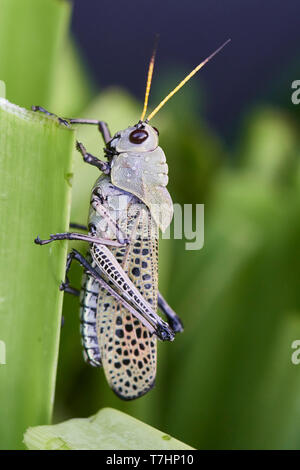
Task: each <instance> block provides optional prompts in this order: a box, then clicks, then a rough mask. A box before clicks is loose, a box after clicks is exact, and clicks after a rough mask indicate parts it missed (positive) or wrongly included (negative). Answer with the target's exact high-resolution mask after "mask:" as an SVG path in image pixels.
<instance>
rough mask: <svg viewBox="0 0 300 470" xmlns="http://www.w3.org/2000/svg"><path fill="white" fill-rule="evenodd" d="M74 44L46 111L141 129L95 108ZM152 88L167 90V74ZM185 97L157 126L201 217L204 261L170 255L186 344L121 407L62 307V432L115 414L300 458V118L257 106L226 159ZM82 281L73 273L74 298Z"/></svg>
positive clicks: (119, 110)
mask: <svg viewBox="0 0 300 470" xmlns="http://www.w3.org/2000/svg"><path fill="white" fill-rule="evenodd" d="M1 1H3V0H1ZM32 1H33V0H32ZM36 1H38V0H36ZM49 2H50V0H48V2H47V3H49ZM53 2H54V0H53ZM50 3H51V2H50ZM44 16H45V15H44V14H43V13H41V22H43V19H44ZM68 44H69V47H67V48H63V46H64V45H65V43H64V42H63V40H62V39H61V44H60V51H61V55H58V57H57V59H56V62H55V64H56V67H57V70H58V67H60V69H59V71H57V73H56V74H54V79H55V81H54V84H53V87H52V93H51V96H46V95H45V96H44V97H43V101H42V102H40V103H39V104H43V105H44V106H46V107H47V106H48V107H49V106H50V107H51V111H53V112H59V113H60V114H62V115H65V116H68V115H70V114H72V113H76V115H77V116H80V117H89V118H95V117H97V118H98V119H103V120H105V121H107V122H108V123H109V125H110V127H111V130H112V131H117V130H119V129H122V128H124V127H127V126H128V125H131V124H133V123H135V122H136V120H137V119H138V117H139V114H140V111H141V103H138V102H136V100H135V99H134V98H133V97H131V96H129V95H128V93H127V92H126V91H124V90H119V89H108V90H102V91H100V93H99V94H95V92H94V90H93V89H92V87H91V85H90V80H89V79H88V78H87V77H86V74H85V72H84V70H83V68H82V66H81V60H80V59H79V57H78V54H77V53H76V52H75V48H74V47H73V44H72V43H71V41H70V39H68ZM70 44H71V45H70ZM62 54H64V57H65V59H64V60H63V61H62V59H61V57H62ZM66 57H67V58H66ZM0 58H1V56H0ZM28 67H30V64H29V65H28ZM28 73H29V72H28ZM32 73H33V72H32ZM103 73H105V64H104V65H103ZM47 76H48V75H47ZM55 77H56V78H55ZM59 77H60V78H59ZM61 77H69V79H68V80H63V79H61ZM172 77H173V75H171V74H170V76H169V80H170V82H171V81H172V82H174V81H173V78H172ZM3 78H5V77H3V76H1V75H0V79H3ZM141 79H143V77H141ZM41 80H42V79H41ZM43 80H45V87H46V85H47V89H48V82H47V79H46V78H43ZM156 81H157V83H156V89H158V90H159V89H160V78H159V74H157V78H156ZM41 84H42V85H43V84H44V82H43V81H41V82H40V85H41ZM8 86H9V83H8ZM162 88H164V86H162ZM170 88H171V86H170ZM72 90H74V91H75V90H76V93H74V98H73V99H72V96H73V95H72V93H71V91H72ZM18 93H19V92H18ZM23 93H24V96H22V97H20V98H19V95H18V94H17V93H16V96H17V97H18V98H19V99H20V100H21V101H22V102H24V103H28V104H29V102H30V104H32V103H37V101H39V99H40V98H39V97H40V95H39V93H41V88H39V92H38V91H36V93H34V91H32V90H27V88H26V87H24V90H23ZM180 93H181V95H178V96H177V97H175V98H173V100H171V102H170V103H169V104H168V106H166V107H165V108H164V109H163V110H162V111H161V112H160V113H159V115H158V116H157V118H155V120H154V121H153V125H155V126H156V127H158V128H159V130H160V144H161V146H162V147H163V149H164V150H165V152H166V156H167V160H168V164H169V168H170V183H169V190H170V193H171V195H172V198H173V200H174V202H180V203H205V246H204V248H203V249H202V250H200V251H186V250H185V241H184V240H163V241H162V243H161V246H160V273H161V277H160V289H161V291H162V292H163V293H164V294H165V295H166V297H167V299H168V301H169V302H170V304H171V305H172V306H173V308H174V309H175V310H176V311H177V312H178V313H179V314H180V316H181V317H182V318H183V321H184V324H185V332H184V333H183V334H182V335H180V336H177V338H176V341H175V342H174V343H172V344H160V345H159V355H158V377H157V385H156V388H155V389H154V390H153V391H151V392H150V393H149V394H147V395H146V396H145V397H142V398H140V399H139V400H137V401H134V402H122V401H120V400H119V399H118V398H117V397H116V396H114V394H113V393H112V392H111V390H110V389H109V387H108V385H107V384H106V381H105V379H104V375H103V372H102V371H101V369H99V370H98V369H94V368H91V367H89V366H88V365H86V364H85V363H84V362H83V359H82V354H81V346H80V335H79V321H78V310H79V309H78V300H77V299H75V298H72V297H68V296H65V298H64V308H63V315H64V317H65V326H64V328H63V329H62V334H61V345H60V356H59V366H58V378H57V392H56V401H55V421H56V422H58V421H61V420H64V419H68V418H72V417H82V416H88V415H91V414H93V413H95V411H96V410H98V409H99V408H101V407H113V408H116V409H119V410H122V411H126V412H127V413H128V414H130V415H131V416H134V417H136V418H138V419H141V420H142V421H144V422H146V423H148V424H151V425H154V426H155V427H157V428H158V429H161V430H163V431H164V432H167V433H169V434H171V435H173V436H175V437H176V438H178V439H181V440H182V441H184V442H187V443H189V444H190V445H192V446H194V447H196V448H209V449H214V448H219V449H220V448H221V449H223V448H260V449H265V448H299V445H300V438H299V436H300V424H299V422H300V420H299V418H300V416H299V409H300V406H299V405H300V366H298V367H297V366H296V365H293V364H292V362H291V354H292V352H293V350H292V349H291V344H292V342H293V341H294V340H295V339H300V293H299V292H300V291H299V277H300V263H299V261H300V257H299V239H300V218H299V209H300V207H299V206H300V198H299V195H300V167H299V153H300V145H299V139H300V138H299V124H298V122H297V113H296V112H295V110H293V111H292V112H291V110H290V109H289V107H290V103H289V102H288V103H287V105H286V106H284V103H283V104H282V105H281V106H280V107H278V108H274V107H266V106H260V105H259V103H257V106H256V107H253V108H252V109H251V110H249V112H248V113H245V118H244V120H243V121H242V122H241V126H240V129H239V131H238V133H237V134H236V139H235V142H236V144H235V145H233V146H232V148H230V149H229V148H226V145H225V144H224V142H223V141H222V138H221V137H220V136H217V135H216V134H215V132H214V131H213V130H212V129H210V128H209V126H208V125H207V123H206V122H205V120H204V119H203V118H202V117H201V113H199V112H197V110H195V108H194V104H193V103H194V99H186V100H184V99H182V96H183V95H184V94H188V95H189V96H194V98H195V100H200V96H201V95H200V94H198V88H197V79H194V82H192V83H190V84H189V85H188V86H187V87H186V88H184V89H183V90H182V91H181V92H180ZM190 94H192V95H190ZM162 95H163V93H161V95H160V96H162ZM183 115H184V117H185V118H184V119H182V116H183ZM72 117H75V116H72ZM78 138H79V140H82V141H83V142H84V144H85V146H86V147H87V149H88V151H90V152H91V153H95V154H96V155H98V156H100V157H101V156H102V147H103V143H102V141H101V137H100V135H99V134H98V133H97V130H96V129H91V128H83V127H81V128H80V129H78ZM74 173H75V175H74V180H73V203H72V221H74V222H79V223H85V221H86V218H87V214H88V201H89V191H90V189H91V186H92V184H93V182H94V180H95V179H96V178H97V176H98V173H97V170H95V169H93V168H88V166H87V165H84V164H83V163H82V161H81V157H80V156H79V154H78V153H76V154H75V170H74ZM57 229H58V227H52V232H55V231H56V230H57ZM76 246H77V248H78V247H79V246H80V245H76ZM80 249H81V250H83V252H84V250H85V249H86V247H84V245H81V246H80ZM80 276H81V272H80V268H78V267H75V268H74V269H73V271H72V273H71V278H72V280H73V284H74V285H77V286H79V285H80Z"/></svg>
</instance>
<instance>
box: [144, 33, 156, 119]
mask: <svg viewBox="0 0 300 470" xmlns="http://www.w3.org/2000/svg"><path fill="white" fill-rule="evenodd" d="M158 39H159V34H156V35H155V41H154V48H153V52H152V56H151V59H150V62H149V67H148V75H147V84H146V91H145V99H144V107H143V112H142V114H141V118H140V120H141V121H143V120H144V117H145V115H146V112H147V107H148V100H149V93H150V88H151V82H152V75H153V69H154V62H155V55H156V50H157V45H158Z"/></svg>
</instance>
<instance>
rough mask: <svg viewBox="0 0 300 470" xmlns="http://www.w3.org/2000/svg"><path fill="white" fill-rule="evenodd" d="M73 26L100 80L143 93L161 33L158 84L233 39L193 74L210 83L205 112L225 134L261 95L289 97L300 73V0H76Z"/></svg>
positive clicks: (277, 98) (206, 84)
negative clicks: (299, 67) (299, 63)
mask: <svg viewBox="0 0 300 470" xmlns="http://www.w3.org/2000/svg"><path fill="white" fill-rule="evenodd" d="M72 30H73V34H74V35H75V38H76V40H77V43H78V44H79V46H80V48H81V51H82V55H83V57H84V58H85V60H86V61H87V62H88V66H89V69H90V71H91V75H92V76H93V78H94V80H95V82H96V83H97V84H99V85H100V86H101V87H103V86H104V87H106V86H110V85H120V86H124V87H125V88H126V89H128V90H130V91H131V92H132V93H133V94H134V95H135V96H136V97H137V98H139V99H142V97H143V94H144V87H145V76H146V69H147V65H148V60H149V56H150V54H151V49H152V44H153V38H154V34H155V33H156V32H158V33H160V43H159V49H158V54H157V60H156V68H155V72H154V82H155V80H156V78H157V76H158V75H160V76H162V75H163V74H164V71H165V70H166V69H167V67H169V69H170V67H172V66H174V67H176V69H177V70H178V68H179V69H180V70H181V71H182V77H183V76H184V75H185V74H187V73H188V72H189V71H190V70H191V69H192V68H193V67H195V65H197V64H198V63H199V62H201V61H202V60H203V58H205V57H206V56H207V55H209V54H210V53H211V52H212V51H213V50H214V49H215V48H217V47H218V46H219V45H220V44H221V43H222V42H224V41H225V40H226V39H227V38H229V37H230V38H232V42H231V44H230V45H229V46H227V47H226V49H225V50H223V51H222V53H221V54H220V55H219V56H218V57H216V58H215V59H214V60H213V61H211V62H210V63H209V65H207V67H206V68H205V70H204V69H203V70H202V71H201V72H200V73H199V75H198V76H197V78H194V79H193V80H195V81H196V82H197V81H198V82H197V83H201V84H203V85H204V89H205V92H206V93H205V96H206V107H205V117H206V118H207V119H208V122H210V124H211V125H212V126H213V127H214V128H215V129H216V130H218V132H219V133H221V134H223V136H228V135H229V134H230V133H232V132H234V129H235V127H236V125H237V123H238V122H239V119H240V117H241V115H243V113H244V109H245V108H247V109H249V105H250V106H251V105H252V104H255V102H256V101H258V100H260V102H261V101H262V100H266V99H268V102H269V103H270V102H273V103H275V104H276V103H278V102H280V101H281V100H284V101H285V102H287V101H289V99H290V98H289V96H290V94H291V91H290V87H291V82H292V81H293V80H295V79H296V78H297V76H296V74H295V60H297V57H298V48H299V37H300V35H299V31H300V2H299V0H288V1H285V2H283V1H282V0H272V1H268V2H261V1H258V0H243V1H240V0H227V1H226V2H221V1H217V0H205V1H201V2H197V1H195V0H185V1H184V2H174V1H173V0H163V1H161V0H152V1H148V2H124V1H120V0H119V1H111V0H101V1H100V2H99V1H93V0H85V1H84V2H83V1H80V0H74V12H73V19H72ZM195 38H196V40H195ZM234 64H237V66H236V67H235V66H234ZM177 77H178V75H177ZM179 77H181V75H180V76H179ZM298 78H299V77H298ZM175 84H176V83H175V82H174V83H170V86H169V88H170V89H171V88H173V87H174V86H175ZM154 88H155V83H154ZM283 95H285V96H283ZM155 96H156V95H155ZM158 96H160V95H158ZM152 97H153V96H152ZM158 99H159V98H158ZM151 103H152V105H155V103H153V102H151V99H150V105H151Z"/></svg>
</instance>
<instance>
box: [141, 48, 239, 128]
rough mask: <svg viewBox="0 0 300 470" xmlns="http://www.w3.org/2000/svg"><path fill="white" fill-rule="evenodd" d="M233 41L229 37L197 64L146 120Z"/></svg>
mask: <svg viewBox="0 0 300 470" xmlns="http://www.w3.org/2000/svg"><path fill="white" fill-rule="evenodd" d="M230 41H231V39H227V41H226V42H224V44H222V45H221V46H220V47H218V49H216V50H215V51H214V52H213V53H212V54H211V55H210V56H208V57H207V58H206V59H205V60H204V61H203V62H201V63H200V64H199V65H197V67H195V68H194V70H192V71H191V73H189V74H188V75H187V76H186V77H185V78H184V79H183V80H182V81H181V82H180V83H179V85H177V87H176V88H174V90H172V91H171V92H170V93H169V94H168V95H167V96H166V97H165V98H164V99H163V100H162V101H161V102H160V103H159V105H158V106H156V108H155V109H154V111H152V113H151V114H149V116H148V118H147V119H146V121H147V122H148V121H150V119H152V118H153V116H155V114H156V113H158V111H159V110H160V109H161V108H162V107H163V106H164V105H165V104H166V102H167V101H168V100H169V99H170V98H172V96H173V95H175V93H177V91H178V90H180V88H182V87H183V85H185V84H186V82H188V81H189V79H190V78H192V77H193V75H195V73H197V72H198V70H200V69H201V68H202V67H203V66H204V65H205V64H207V62H208V61H209V60H210V59H212V58H213V57H214V56H215V55H216V54H218V52H220V51H221V49H223V47H225V46H226V44H228V43H229V42H230ZM143 118H144V115H143Z"/></svg>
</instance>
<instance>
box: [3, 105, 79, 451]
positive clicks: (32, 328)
mask: <svg viewBox="0 0 300 470" xmlns="http://www.w3.org/2000/svg"><path fill="white" fill-rule="evenodd" d="M0 128H1V136H0V187H1V190H0V200H1V204H0V220H1V231H0V257H1V265H0V275H1V278H0V340H1V341H3V342H4V344H5V348H6V364H5V365H0V384H1V387H0V403H1V407H0V445H1V447H2V448H4V449H16V448H19V447H20V446H21V442H22V435H23V433H24V430H25V429H26V428H27V427H28V426H34V425H37V424H41V423H48V422H50V418H51V413H52V406H53V399H54V386H55V377H56V365H57V355H58V343H59V334H60V322H61V319H60V318H61V307H62V293H61V292H60V291H59V289H58V286H59V283H60V281H61V279H63V276H64V267H65V261H66V250H67V246H66V243H65V242H57V243H56V244H53V245H52V244H50V245H47V246H44V247H41V246H37V245H35V244H34V243H33V240H34V238H35V237H36V236H37V235H38V234H39V235H40V236H41V237H42V238H43V237H44V238H45V237H48V236H49V234H50V233H54V232H63V231H66V230H67V229H68V224H69V213H70V196H71V187H70V183H69V175H70V173H71V171H72V169H71V161H72V154H73V147H74V133H73V132H72V131H71V130H70V129H68V128H66V127H63V126H59V125H58V123H57V121H56V120H55V119H52V118H49V117H47V116H44V115H40V114H37V113H34V112H32V111H27V110H25V109H22V108H19V107H18V106H16V105H13V104H11V103H9V102H8V101H7V100H5V99H3V98H0Z"/></svg>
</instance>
